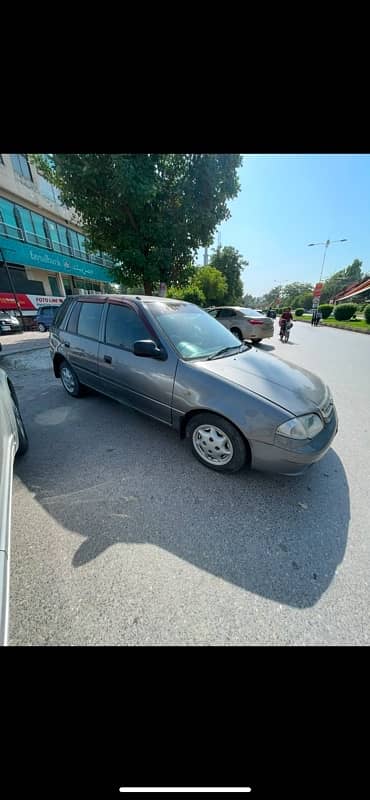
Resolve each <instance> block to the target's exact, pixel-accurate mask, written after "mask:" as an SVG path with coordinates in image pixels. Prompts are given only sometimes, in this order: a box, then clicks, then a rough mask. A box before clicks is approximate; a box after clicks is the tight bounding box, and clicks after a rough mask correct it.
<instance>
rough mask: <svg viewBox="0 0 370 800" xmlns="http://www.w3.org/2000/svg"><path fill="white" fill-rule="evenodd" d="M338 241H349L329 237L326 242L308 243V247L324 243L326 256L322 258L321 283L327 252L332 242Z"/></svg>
mask: <svg viewBox="0 0 370 800" xmlns="http://www.w3.org/2000/svg"><path fill="white" fill-rule="evenodd" d="M337 242H348V239H331V240H330V239H327V240H326V242H312V243H311V244H309V245H307V246H308V247H316V246H317V245H324V248H325V249H324V258H323V260H322V265H321V272H320V277H319V283H321V279H322V276H323V274H324V264H325V259H326V253H327V250H328V247H329V245H330V244H337Z"/></svg>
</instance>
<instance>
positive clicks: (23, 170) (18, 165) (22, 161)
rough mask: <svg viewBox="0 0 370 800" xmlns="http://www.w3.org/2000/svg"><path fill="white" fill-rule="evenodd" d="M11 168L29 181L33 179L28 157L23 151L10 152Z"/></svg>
mask: <svg viewBox="0 0 370 800" xmlns="http://www.w3.org/2000/svg"><path fill="white" fill-rule="evenodd" d="M11 159H12V163H13V169H14V172H16V173H17V174H18V175H22V178H27V180H29V181H33V178H32V173H31V170H30V165H29V163H28V158H27V156H26V154H25V153H12V156H11Z"/></svg>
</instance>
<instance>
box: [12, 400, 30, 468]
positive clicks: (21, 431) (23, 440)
mask: <svg viewBox="0 0 370 800" xmlns="http://www.w3.org/2000/svg"><path fill="white" fill-rule="evenodd" d="M12 403H13V411H14V416H15V421H16V423H17V431H18V450H17V456H23V455H24V454H25V453H26V452H27V450H28V436H27V433H26V429H25V427H24V423H23V419H22V416H21V412H20V410H19V408H18V404H17V403H16V401H15V399H14V397H12Z"/></svg>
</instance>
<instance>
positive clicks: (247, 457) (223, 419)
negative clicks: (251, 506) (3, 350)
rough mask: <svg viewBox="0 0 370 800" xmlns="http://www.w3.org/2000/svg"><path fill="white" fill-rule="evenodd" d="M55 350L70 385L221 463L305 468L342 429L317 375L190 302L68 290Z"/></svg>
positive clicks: (214, 464) (60, 374)
mask: <svg viewBox="0 0 370 800" xmlns="http://www.w3.org/2000/svg"><path fill="white" fill-rule="evenodd" d="M50 353H51V358H52V362H53V366H54V373H55V376H56V377H57V378H60V379H61V381H62V384H63V386H64V388H65V390H66V392H67V393H68V394H69V395H71V396H73V397H78V396H80V395H81V394H83V392H84V388H85V387H91V388H92V389H95V390H97V391H99V392H101V393H102V394H106V395H108V396H109V397H112V398H114V399H116V400H118V401H119V402H121V403H123V404H126V405H128V406H131V407H133V408H134V409H136V410H138V411H142V412H144V413H145V414H148V415H149V416H151V417H154V418H155V419H157V420H160V421H161V422H164V423H165V424H167V425H169V426H171V427H173V428H175V429H176V430H177V431H179V433H180V436H181V437H187V438H188V439H189V441H190V444H191V447H192V450H193V454H194V455H195V456H196V457H197V458H198V459H199V461H201V463H202V464H205V465H206V466H208V467H211V468H213V469H215V470H217V471H227V472H236V471H237V470H239V469H241V468H242V467H243V466H244V465H245V464H247V463H249V464H250V466H251V467H254V468H256V469H263V470H270V471H274V472H280V473H282V474H289V475H296V474H300V473H301V472H303V471H304V470H305V469H306V468H307V467H308V466H309V465H310V464H312V463H313V462H314V461H318V460H319V459H320V458H322V456H323V455H324V454H325V453H326V451H327V450H328V448H329V447H330V444H331V442H332V440H333V438H334V436H335V434H336V432H337V415H336V411H335V407H334V403H333V399H332V396H331V394H330V390H329V389H328V387H327V386H325V384H324V383H323V382H322V380H321V379H320V378H318V377H316V376H315V375H313V374H312V373H310V372H308V371H307V370H304V369H301V368H300V367H298V366H296V365H291V364H288V363H286V362H285V361H282V360H280V359H279V358H277V357H276V356H275V355H271V354H270V353H266V352H262V351H260V350H258V349H256V348H254V347H252V345H248V344H245V343H240V342H239V341H236V339H235V336H234V335H233V334H232V333H231V332H230V331H229V330H227V329H226V328H224V327H223V326H222V325H220V324H219V323H218V322H217V320H216V319H213V318H212V316H211V315H210V314H207V313H206V312H205V311H204V310H203V309H201V308H199V307H198V306H196V305H193V304H191V303H186V302H183V301H179V300H170V299H164V298H159V297H134V296H132V295H131V296H130V295H127V296H125V295H107V296H104V295H92V296H86V297H84V296H82V297H80V296H78V297H75V296H71V297H68V298H67V299H66V300H65V301H64V303H63V305H62V306H61V307H60V309H59V311H58V314H57V316H56V318H55V320H54V323H53V325H52V327H51V332H50Z"/></svg>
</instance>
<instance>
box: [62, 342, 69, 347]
mask: <svg viewBox="0 0 370 800" xmlns="http://www.w3.org/2000/svg"><path fill="white" fill-rule="evenodd" d="M63 344H64V347H70V346H71V345H70V344H69V342H63Z"/></svg>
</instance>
